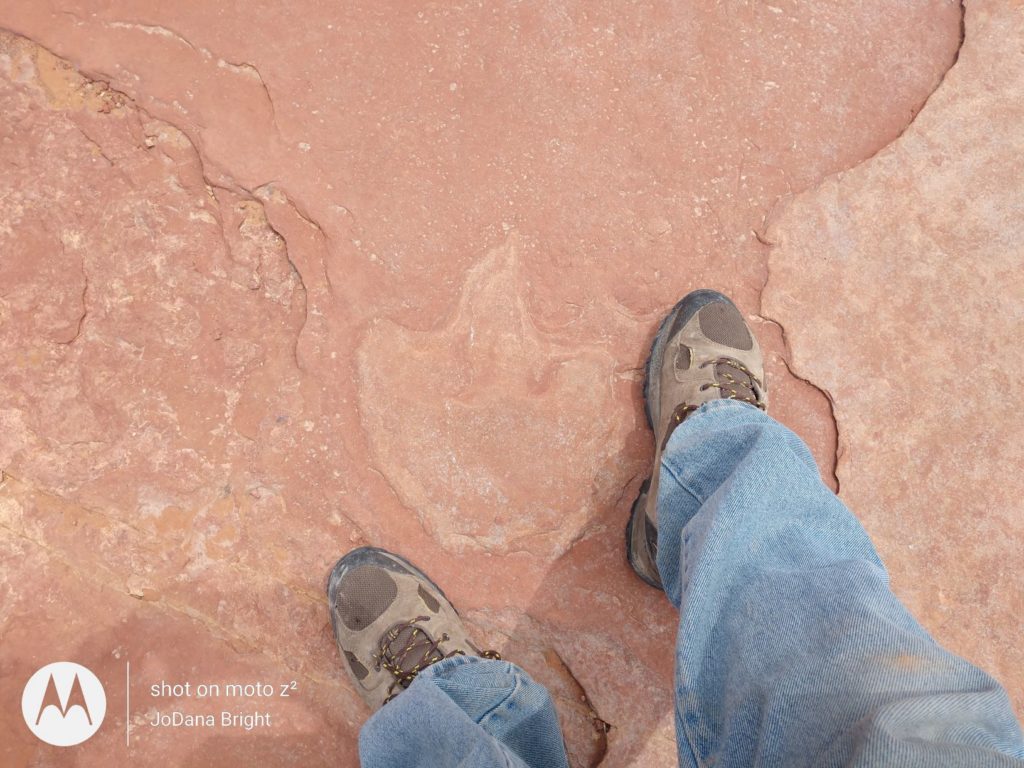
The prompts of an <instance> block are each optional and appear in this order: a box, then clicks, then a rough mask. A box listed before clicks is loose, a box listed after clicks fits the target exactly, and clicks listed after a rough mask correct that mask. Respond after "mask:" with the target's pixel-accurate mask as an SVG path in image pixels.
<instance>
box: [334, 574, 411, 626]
mask: <svg viewBox="0 0 1024 768" xmlns="http://www.w3.org/2000/svg"><path fill="white" fill-rule="evenodd" d="M338 592H339V594H338V615H339V616H340V617H341V620H342V621H343V622H345V626H346V627H348V628H349V629H353V630H359V629H364V628H366V627H368V626H369V625H370V624H372V623H373V622H374V621H376V620H377V619H378V618H379V617H380V615H381V614H382V613H384V611H386V610H387V609H388V606H389V605H391V603H393V602H394V600H395V597H397V596H398V585H396V584H395V580H394V579H392V578H391V576H390V575H389V574H388V572H387V571H385V570H384V569H383V568H374V567H372V566H364V567H362V568H356V569H355V570H354V571H352V572H351V573H349V574H347V575H346V576H345V578H344V581H343V582H342V584H341V588H340V589H339V590H338Z"/></svg>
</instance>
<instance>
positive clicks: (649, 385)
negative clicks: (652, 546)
mask: <svg viewBox="0 0 1024 768" xmlns="http://www.w3.org/2000/svg"><path fill="white" fill-rule="evenodd" d="M703 298H708V299H714V300H716V301H717V300H719V299H724V300H725V301H727V302H729V303H730V304H732V303H733V302H732V300H731V299H729V297H728V296H725V295H724V294H721V293H719V292H718V291H712V290H708V289H700V290H696V291H692V292H690V293H688V294H686V296H684V297H683V298H681V299H680V300H679V301H678V302H676V305H675V306H674V307H672V309H671V310H670V311H669V313H668V314H667V315H665V317H664V319H663V320H662V321H661V325H659V326H658V332H657V333H655V334H654V339H653V340H652V341H651V351H650V353H649V354H648V355H647V364H646V365H645V366H644V389H643V392H644V415H645V416H646V417H647V426H648V427H649V428H650V430H651V432H654V421H655V419H654V416H653V415H652V414H651V402H652V400H653V401H657V402H660V401H661V391H660V390H661V384H660V383H659V377H657V376H652V375H651V372H652V371H658V372H660V371H661V368H662V364H663V362H664V357H665V345H666V344H667V343H668V335H669V331H670V330H671V328H672V326H673V325H674V324H675V320H676V318H677V317H678V316H679V313H680V312H682V310H683V305H684V304H687V303H689V302H694V301H697V300H700V299H703ZM704 303H707V302H704ZM701 306H704V304H701V305H700V306H699V307H697V310H699V309H700V307H701ZM697 310H695V311H697ZM659 416H660V414H659ZM650 487H651V478H647V479H646V480H644V482H643V483H642V484H641V485H640V491H639V493H638V494H637V497H636V499H635V500H634V501H633V507H632V509H631V510H630V513H629V520H628V521H627V522H626V560H627V561H628V562H629V565H630V567H631V568H632V569H633V572H634V573H635V574H636V575H637V576H638V577H639V578H640V579H641V580H642V581H643V582H644V583H646V584H650V585H651V586H652V587H654V588H656V589H664V587H663V585H662V584H661V582H660V581H655V580H653V579H651V578H649V577H648V576H645V575H644V574H643V573H641V571H640V570H639V568H637V564H636V561H635V560H634V559H633V524H634V522H635V519H636V516H637V515H644V514H646V512H645V511H644V506H645V505H646V501H647V491H648V489H649V488H650Z"/></svg>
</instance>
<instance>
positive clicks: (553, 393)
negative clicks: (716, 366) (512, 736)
mask: <svg viewBox="0 0 1024 768" xmlns="http://www.w3.org/2000/svg"><path fill="white" fill-rule="evenodd" d="M300 6H301V4H300ZM300 6H294V5H292V6H289V7H288V8H287V10H285V8H284V6H281V7H280V9H274V8H270V7H269V6H258V5H257V6H230V5H223V4H220V5H218V4H209V3H205V4H204V3H186V4H174V5H173V6H171V5H168V6H167V7H166V8H163V7H161V8H159V9H158V8H156V7H155V6H153V5H152V4H147V3H137V2H130V1H129V0H115V2H113V3H108V4H106V5H104V6H103V7H102V8H101V7H99V6H89V5H85V4H81V3H75V4H71V5H68V4H66V3H62V4H60V5H59V6H58V4H57V3H55V2H49V1H48V0H44V1H43V2H32V3H29V2H15V3H8V4H6V5H4V6H2V7H0V26H6V27H7V28H9V29H11V30H13V31H14V32H17V33H20V34H22V35H27V36H28V37H29V38H31V39H32V40H34V41H36V43H40V44H42V45H43V46H44V47H43V48H41V47H39V46H38V45H36V44H35V43H30V42H28V41H26V40H24V39H22V38H17V37H10V36H6V35H5V36H4V37H3V39H2V42H0V107H2V111H3V112H2V113H3V114H4V116H5V119H4V120H3V121H0V167H2V168H3V169H4V170H3V172H2V174H0V350H2V351H0V469H2V470H3V472H4V475H3V481H2V484H0V575H2V577H3V578H2V584H3V585H4V587H3V589H2V591H0V621H2V625H0V626H2V629H0V632H2V633H3V644H2V646H0V660H2V664H0V676H2V678H3V684H2V685H0V709H2V711H4V712H16V711H17V708H16V707H17V703H16V699H17V697H18V696H19V695H20V690H21V687H22V685H23V684H24V680H25V679H27V677H28V676H29V675H30V674H31V672H32V671H34V670H35V669H36V668H37V667H38V666H40V665H42V664H43V663H46V662H49V661H52V660H54V656H55V655H57V656H60V657H72V658H75V659H76V660H78V661H80V662H81V663H84V664H86V665H87V666H90V667H91V668H93V669H94V670H95V671H96V672H97V673H98V674H100V675H101V677H102V678H103V679H104V681H105V683H106V684H107V687H108V693H109V694H110V696H111V705H110V711H109V713H108V720H107V721H106V722H105V723H104V725H103V728H102V729H101V731H100V733H99V734H98V735H97V737H95V738H94V739H93V740H92V741H90V742H88V743H87V744H86V745H84V746H83V747H81V748H79V749H78V750H77V751H75V752H74V754H72V753H71V752H70V751H69V752H67V753H61V754H58V755H56V756H54V755H53V753H52V752H50V751H45V757H44V756H43V755H44V748H43V747H42V745H40V744H39V743H38V742H36V741H35V740H34V738H33V737H32V736H31V734H29V733H28V731H27V730H26V729H25V728H24V727H23V726H22V724H21V722H20V721H19V720H17V719H14V720H12V719H9V718H3V719H0V745H2V746H0V762H3V763H5V764H7V763H11V764H24V763H26V762H28V761H31V760H38V759H45V760H52V761H57V762H55V763H54V764H57V763H58V762H59V761H61V760H64V761H67V762H72V761H73V762H75V763H76V764H79V765H109V764H111V763H114V764H118V763H123V762H127V760H128V759H129V757H130V759H131V760H133V761H135V762H139V763H149V762H162V763H165V764H180V765H205V764H246V763H249V762H254V761H257V760H258V762H259V763H260V764H261V765H288V764H293V763H294V762H301V763H302V764H305V765H317V764H330V765H338V764H339V762H340V763H341V764H343V765H355V764H356V757H355V751H354V750H355V738H356V734H357V731H358V728H359V725H360V724H361V722H362V720H363V719H364V718H365V716H366V712H365V711H364V710H363V708H362V706H361V704H360V703H359V701H358V698H357V697H356V696H355V695H354V693H353V692H352V691H350V690H349V689H348V687H347V684H346V682H345V677H344V675H343V674H342V673H341V669H340V666H339V661H338V658H337V652H336V650H335V649H334V647H333V640H332V638H331V635H330V629H329V625H328V621H327V613H326V610H325V607H324V604H323V598H322V589H323V580H324V577H325V575H326V572H327V569H328V568H329V567H330V565H331V563H332V562H333V561H334V559H335V558H336V557H337V556H339V555H340V554H341V553H342V552H344V551H346V550H348V549H349V548H351V547H354V546H357V545H358V544H362V543H373V544H376V545H381V546H387V547H391V548H394V549H398V550H400V551H402V552H403V553H404V554H406V555H408V556H409V557H411V558H412V559H413V560H414V561H415V562H417V563H418V564H420V565H421V566H423V567H424V568H425V569H427V570H428V571H429V572H430V573H431V574H432V575H433V576H434V577H435V578H436V579H437V581H438V582H439V583H440V584H442V585H443V586H444V588H445V589H446V591H447V593H448V594H449V595H450V596H451V597H452V599H453V601H454V602H455V603H456V604H457V605H458V606H459V607H460V608H461V609H462V610H463V611H464V613H465V614H466V615H467V616H468V617H469V621H470V622H471V623H472V624H473V626H474V628H475V630H476V631H477V633H478V634H479V635H480V636H481V637H482V638H484V639H486V640H487V641H488V643H489V644H490V645H492V646H494V647H497V649H498V650H500V651H502V652H504V653H505V654H506V656H507V657H509V658H512V659H513V660H519V661H522V663H523V664H524V665H525V666H526V667H527V668H528V669H529V671H530V672H531V673H533V674H535V675H536V676H537V677H538V679H541V680H542V681H543V682H545V683H546V684H549V685H550V686H551V688H552V691H553V692H554V694H555V696H556V700H557V702H558V706H559V710H560V712H561V714H562V717H563V720H564V723H565V727H566V733H567V736H568V738H569V742H570V744H569V746H570V752H571V753H572V755H573V759H574V762H575V763H577V764H580V765H586V764H588V763H590V762H593V761H594V760H596V759H597V758H598V757H599V756H600V755H601V754H602V753H603V750H604V749H606V750H607V753H606V757H605V762H606V764H608V765H628V764H637V765H646V764H653V763H655V762H659V763H660V762H670V761H671V759H672V758H671V756H672V755H673V754H674V746H673V742H672V720H671V717H670V711H671V688H670V682H669V681H670V676H671V668H672V662H671V659H672V652H671V649H672V643H673V640H674V635H675V626H674V616H673V612H672V610H671V609H670V607H669V606H668V605H667V603H666V601H665V600H664V598H663V597H661V596H660V595H659V594H658V593H656V592H654V591H653V590H651V589H649V588H648V587H646V586H645V585H643V584H641V583H640V582H639V581H638V580H637V579H635V578H634V577H633V576H632V574H631V573H630V571H629V570H628V567H627V566H626V564H625V561H624V557H623V553H622V546H623V545H622V538H621V537H622V528H623V525H624V521H625V518H626V515H627V513H628V508H629V505H630V503H631V502H632V498H633V494H634V493H635V492H636V488H637V486H638V484H639V483H640V481H641V480H642V479H643V476H644V473H645V472H646V470H647V467H646V463H647V462H648V461H649V457H650V449H649V443H650V435H649V433H648V431H647V430H646V427H645V425H644V423H643V417H642V414H641V406H640V399H639V398H640V374H639V369H640V367H641V365H642V363H643V360H644V357H645V355H646V346H647V344H648V343H649V338H650V336H651V334H652V333H653V331H654V328H655V326H656V324H657V322H658V320H659V319H660V316H661V315H662V313H663V312H665V311H666V310H667V309H668V307H670V306H671V304H672V303H673V302H674V301H675V300H676V299H677V298H678V297H679V296H680V295H682V294H684V293H686V292H687V291H689V290H691V289H693V288H697V287H700V286H710V287H716V288H719V289H722V290H725V291H728V292H729V293H731V294H733V295H734V296H735V297H736V298H737V300H738V301H739V303H740V305H741V306H742V307H743V308H744V309H745V310H746V311H747V312H748V313H749V314H750V315H751V317H752V318H753V319H754V320H755V324H756V329H757V331H758V333H759V334H760V335H761V337H762V339H763V340H764V342H765V345H766V347H767V349H768V351H769V358H770V359H769V375H770V377H771V386H772V387H773V407H775V408H776V411H775V412H776V414H777V415H779V416H780V417H781V418H782V419H783V420H785V421H786V422H787V423H790V424H792V425H793V426H794V427H795V428H796V429H797V430H798V431H800V432H801V434H803V435H804V436H805V437H807V438H808V439H809V440H810V441H811V444H812V446H813V447H814V449H815V452H816V455H817V456H818V459H819V461H820V463H821V465H822V467H823V469H824V471H825V473H826V475H830V474H831V465H832V459H833V455H834V446H835V443H834V440H835V433H834V426H833V423H832V420H831V415H830V411H829V406H828V403H827V401H826V400H825V398H824V397H823V396H822V395H821V394H820V393H819V392H818V391H817V390H816V389H815V388H814V387H813V386H812V385H809V384H805V383H803V382H801V381H799V380H797V379H795V378H793V377H792V376H790V375H789V374H788V373H787V371H786V367H785V362H784V359H783V355H784V352H785V350H784V345H783V343H782V339H781V336H780V334H779V332H778V329H777V328H776V327H775V326H773V325H772V324H770V323H764V322H760V321H758V320H757V317H756V314H755V313H756V312H757V311H759V297H760V289H761V286H762V284H763V281H764V279H765V274H766V273H765V262H764V260H765V248H764V247H763V246H762V245H761V244H760V243H758V242H757V240H756V239H755V237H754V236H753V234H752V232H753V231H754V230H760V229H761V227H762V226H763V222H764V218H765V216H766V214H767V213H768V211H769V210H770V209H771V208H772V206H773V205H774V202H775V201H776V199H777V198H778V197H779V195H781V194H784V193H787V192H789V191H790V190H793V189H797V190H799V189H801V188H804V187H806V186H809V185H813V184H815V183H817V182H818V181H819V180H820V179H821V178H822V177H823V176H824V175H825V174H828V173H831V172H833V171H837V170H841V169H843V168H848V167H850V166H852V165H855V164H856V163H858V162H859V161H861V160H862V159H863V158H864V157H866V156H868V155H870V154H871V153H873V152H875V151H876V150H878V149H879V148H881V147H882V146H884V145H885V144H886V143H887V142H889V141H891V140H892V139H893V138H894V137H895V136H896V135H897V134H898V133H899V132H900V130H902V128H903V127H904V126H905V125H906V124H907V122H908V121H909V120H910V119H911V117H912V116H913V114H914V112H915V111H916V110H917V109H918V108H919V107H920V104H921V103H922V102H923V100H924V99H925V97H926V96H927V95H928V93H930V91H931V90H932V89H933V88H934V86H935V84H936V83H937V82H938V80H939V79H940V77H941V75H942V73H943V72H944V71H945V69H946V68H947V66H948V65H949V63H950V61H951V60H952V57H953V54H954V51H955V49H956V45H957V37H958V35H957V32H958V22H959V13H958V9H957V7H956V5H955V4H953V3H948V2H943V1H942V0H928V1H925V0H921V1H920V2H915V3H912V4H908V3H905V2H876V3H867V4H856V5H855V6H850V7H843V8H840V7H832V8H830V7H825V6H822V4H820V3H816V4H814V3H800V4H798V3H780V4H779V5H778V6H765V5H762V4H750V5H742V6H729V7H728V8H726V7H722V6H709V7H707V8H696V7H694V8H691V7H690V6H685V5H681V6H678V7H675V6H674V7H672V8H661V9H658V8H654V7H647V6H635V7H634V6H630V7H628V8H626V7H624V6H622V4H612V3H607V4H598V5H594V4H587V5H586V7H583V6H574V7H571V8H565V7H563V6H558V5H552V4H540V5H530V6H514V5H507V6H503V5H493V4H491V5H486V4H485V5H481V6H479V7H472V8H471V7H468V6H467V7H459V8H456V7H451V8H446V7H431V8H424V9H421V10H417V9H414V8H411V7H410V6H408V4H404V3H393V4H391V5H381V4H380V3H365V4H362V5H356V6H353V5H347V6H331V7H329V8H328V7H326V6H312V5H308V6H301V7H300ZM47 49H51V50H52V51H54V52H55V54H56V56H54V55H52V54H50V53H48V52H47ZM58 57H60V58H58ZM79 71H81V72H82V73H84V74H85V75H86V76H87V77H85V78H83V77H81V76H79V74H78V72H79ZM788 331H789V332H790V333H792V332H793V327H792V326H791V325H790V326H788ZM553 654H554V655H553ZM554 659H559V660H560V661H559V662H557V663H556V662H555V661H554ZM127 660H131V661H132V666H133V678H134V680H135V684H134V686H133V688H132V696H133V699H132V701H133V705H132V710H131V712H132V715H131V720H132V722H133V723H134V726H133V734H132V744H131V747H130V752H127V753H126V752H125V749H126V748H125V746H124V742H123V739H122V736H123V733H124V728H125V725H126V723H125V716H124V707H123V704H124V699H123V696H124V693H125V689H124V686H123V685H122V683H121V679H122V677H121V676H122V674H123V671H124V669H123V668H124V662H125V661H127ZM213 677H220V678H222V679H227V678H256V677H262V678H264V679H266V680H268V681H274V682H284V681H287V680H292V679H296V680H297V681H298V684H299V687H300V693H299V695H298V697H297V698H296V699H294V700H291V701H287V702H277V704H276V705H275V707H274V712H275V714H277V715H280V723H281V725H280V727H275V729H274V730H273V731H272V732H265V733H263V734H260V735H255V736H254V735H252V734H248V735H239V734H237V733H235V734H230V735H225V734H223V733H218V734H216V735H211V734H209V733H207V732H204V731H203V730H201V729H200V730H190V731H188V732H173V733H170V732H167V731H161V730H160V729H158V728H152V727H147V726H146V725H145V722H144V721H145V719H146V716H147V714H149V713H150V710H151V709H153V708H154V707H156V706H157V705H156V704H154V703H153V702H152V701H150V700H148V699H147V698H146V697H145V685H147V684H150V683H153V682H157V681H158V680H159V679H164V678H166V679H178V680H181V679H192V680H194V681H198V680H200V679H204V678H205V679H209V678H213ZM579 688H582V690H584V691H585V694H586V697H587V699H588V702H589V703H588V704H587V706H586V707H582V706H581V703H580V701H579V697H578V690H579ZM193 704H195V702H193ZM179 705H180V706H183V707H184V706H186V705H188V702H179ZM161 706H162V705H161ZM195 706H196V707H199V705H198V704H195ZM204 706H205V705H204ZM590 708H592V709H593V710H594V712H596V713H597V715H598V716H599V718H600V719H601V720H603V721H605V722H607V723H610V724H611V726H612V728H611V730H610V731H609V732H608V733H607V734H606V735H604V736H605V740H604V742H602V741H601V738H600V737H599V736H598V735H597V732H596V731H595V730H594V725H595V721H594V720H593V719H592V718H591V716H590Z"/></svg>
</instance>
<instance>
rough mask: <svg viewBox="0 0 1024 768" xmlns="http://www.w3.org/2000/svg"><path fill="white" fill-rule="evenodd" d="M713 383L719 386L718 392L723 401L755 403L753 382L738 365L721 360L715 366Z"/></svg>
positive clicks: (755, 396)
mask: <svg viewBox="0 0 1024 768" xmlns="http://www.w3.org/2000/svg"><path fill="white" fill-rule="evenodd" d="M715 381H717V382H718V383H719V384H720V385H721V387H722V388H721V389H719V390H718V392H719V396H720V397H721V398H722V399H723V400H727V399H729V398H734V399H736V400H745V401H747V402H752V403H756V402H757V394H756V393H755V392H754V381H753V379H751V378H750V374H749V373H746V372H744V370H743V369H742V368H740V367H739V364H738V363H731V362H729V361H726V360H723V361H721V362H718V363H716V364H715Z"/></svg>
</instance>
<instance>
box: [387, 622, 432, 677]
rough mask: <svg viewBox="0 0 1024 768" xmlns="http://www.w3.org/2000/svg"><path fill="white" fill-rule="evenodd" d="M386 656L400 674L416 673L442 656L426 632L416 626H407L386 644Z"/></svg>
mask: <svg viewBox="0 0 1024 768" xmlns="http://www.w3.org/2000/svg"><path fill="white" fill-rule="evenodd" d="M386 648H387V654H388V655H389V656H391V657H392V658H393V659H394V663H395V664H396V665H397V666H398V667H399V668H400V669H401V670H402V672H405V673H410V672H412V671H413V670H416V671H417V672H418V671H420V670H422V669H423V668H424V667H428V666H430V665H431V664H433V663H435V662H438V661H440V660H441V658H442V657H443V655H444V654H442V653H441V652H440V651H439V650H437V644H436V643H435V642H434V638H432V637H431V636H430V635H429V634H427V632H426V631H425V630H424V629H423V628H422V627H420V626H419V625H418V624H417V625H410V624H407V625H405V626H403V627H402V628H401V629H399V630H398V633H397V634H396V635H395V637H394V639H393V640H390V641H389V642H388V643H387V646H386Z"/></svg>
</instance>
